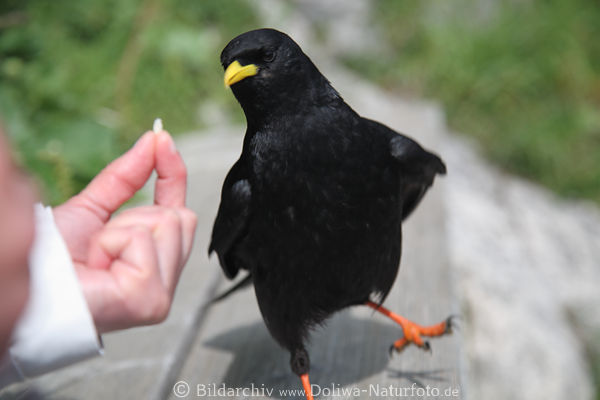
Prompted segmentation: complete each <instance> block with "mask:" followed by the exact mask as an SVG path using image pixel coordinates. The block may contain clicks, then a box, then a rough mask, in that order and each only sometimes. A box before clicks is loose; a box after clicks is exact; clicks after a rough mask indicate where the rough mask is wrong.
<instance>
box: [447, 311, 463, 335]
mask: <svg viewBox="0 0 600 400" xmlns="http://www.w3.org/2000/svg"><path fill="white" fill-rule="evenodd" d="M458 319H460V315H456V314H452V315H450V316H449V317H448V318H446V321H445V322H446V330H445V331H444V335H446V334H451V333H452V332H454V328H456V327H458V325H457V324H456V320H458Z"/></svg>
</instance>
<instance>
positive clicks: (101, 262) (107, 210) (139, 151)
mask: <svg viewBox="0 0 600 400" xmlns="http://www.w3.org/2000/svg"><path fill="white" fill-rule="evenodd" d="M153 170H156V172H157V175H158V178H157V180H156V184H155V191H154V205H152V206H142V207H136V208H131V209H128V210H125V211H123V212H121V213H119V214H118V215H117V216H115V217H113V218H111V215H112V214H113V213H114V212H115V211H116V210H117V209H118V208H119V207H120V206H121V205H122V204H123V203H125V202H126V201H127V200H129V199H130V198H131V197H132V196H133V195H134V194H135V193H136V192H137V191H138V190H139V189H141V188H142V186H143V185H144V184H145V182H146V181H147V180H148V178H149V177H150V174H151V173H152V171H153ZM186 180H187V171H186V168H185V165H184V163H183V160H182V159H181V156H180V155H179V153H178V152H177V150H176V149H175V143H174V142H173V139H172V138H171V136H170V135H169V134H168V133H167V132H165V131H160V132H158V133H154V132H147V133H145V134H144V135H143V136H142V137H141V138H140V139H139V140H138V141H137V143H136V144H135V145H134V146H133V147H132V148H131V149H130V150H129V151H128V152H127V153H125V154H124V155H122V156H121V157H120V158H118V159H116V160H115V161H113V162H112V163H110V164H109V165H108V166H107V167H106V168H105V169H104V170H102V171H101V172H100V173H99V174H98V175H97V176H96V177H95V178H94V180H93V181H92V182H90V184H89V185H88V186H87V187H86V188H85V189H84V190H83V191H82V192H81V193H79V194H78V195H76V196H74V197H73V198H71V199H70V200H68V201H67V202H66V203H64V204H63V205H61V206H59V207H56V208H55V209H54V217H55V221H56V224H57V226H58V228H59V230H60V232H61V234H62V236H63V238H64V240H65V242H66V244H67V247H68V249H69V252H70V253H71V256H72V258H73V263H74V265H75V269H76V271H77V275H78V277H79V281H80V283H81V287H82V289H83V293H84V296H85V298H86V300H87V303H88V306H89V308H90V312H91V314H92V317H93V319H94V323H95V325H96V329H97V330H98V332H100V333H104V332H109V331H113V330H117V329H125V328H130V327H133V326H139V325H147V324H153V323H158V322H161V321H163V320H164V319H165V318H166V316H167V314H168V312H169V309H170V306H171V302H172V300H173V296H174V293H175V287H176V286H177V282H178V280H179V275H180V274H181V270H182V269H183V266H184V265H185V263H186V261H187V259H188V257H189V254H190V251H191V247H192V242H193V239H194V232H195V229H196V215H195V214H194V213H193V212H192V211H191V210H189V209H187V208H186V207H185V195H186Z"/></svg>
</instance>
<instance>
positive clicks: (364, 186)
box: [209, 29, 451, 399]
mask: <svg viewBox="0 0 600 400" xmlns="http://www.w3.org/2000/svg"><path fill="white" fill-rule="evenodd" d="M221 63H222V64H223V67H224V68H225V85H226V86H230V87H231V90H232V91H233V94H234V95H235V97H236V99H237V100H238V102H239V103H240V105H241V106H242V108H243V110H244V113H245V115H246V120H247V125H248V126H247V130H246V135H245V137H244V143H243V149H242V154H241V156H240V158H239V159H238V161H237V162H236V163H235V164H234V165H233V167H232V168H231V170H230V171H229V173H228V175H227V177H226V178H225V182H224V184H223V189H222V194H221V204H220V206H219V210H218V214H217V217H216V220H215V224H214V228H213V232H212V240H211V244H210V247H209V254H210V253H212V252H213V251H216V253H217V255H218V257H219V262H220V264H221V267H222V268H223V271H224V273H225V275H226V276H227V278H230V279H233V278H234V277H235V276H236V274H237V273H238V272H239V270H241V269H242V270H247V271H248V272H249V274H250V275H251V277H252V281H253V284H254V289H255V293H256V298H257V300H258V305H259V307H260V311H261V313H262V316H263V319H264V321H265V324H266V326H267V328H268V329H269V332H270V333H271V335H272V336H273V338H274V339H275V340H276V341H277V342H278V343H279V344H280V345H281V346H283V347H284V348H286V349H287V350H289V351H290V353H291V368H292V371H293V372H294V373H296V374H298V375H299V376H300V378H301V380H302V384H303V386H304V388H305V391H306V393H307V398H309V399H312V394H311V393H310V384H309V379H308V372H309V356H308V353H307V351H306V349H305V345H304V343H305V341H306V339H307V336H308V334H309V331H310V329H311V327H313V326H315V325H317V324H320V323H322V322H323V321H324V320H325V319H326V318H327V317H329V316H330V315H331V314H333V313H335V312H336V311H339V310H341V309H343V308H345V307H349V306H354V305H368V306H370V307H372V308H374V309H375V310H377V311H379V312H381V313H383V314H385V315H387V316H389V317H391V318H392V319H394V320H395V321H396V322H397V323H399V324H400V325H401V326H402V328H403V332H404V336H403V337H402V338H401V339H399V340H398V341H396V342H395V343H394V344H393V345H392V348H391V350H393V349H395V350H397V351H399V350H401V349H402V348H403V347H404V346H405V345H406V344H408V343H410V342H412V343H415V344H416V345H418V346H420V347H422V348H425V349H428V348H429V344H428V343H427V342H424V341H423V339H422V338H421V336H438V335H442V334H444V333H447V332H449V331H450V328H451V318H448V319H447V320H445V321H444V322H441V323H439V324H437V325H434V326H430V327H423V326H419V325H417V324H414V323H413V322H411V321H409V320H406V319H404V318H403V317H401V316H399V315H397V314H394V313H392V312H390V311H388V310H387V309H385V308H384V307H382V306H381V304H382V303H383V301H384V300H385V298H386V296H387V294H388V293H389V291H390V289H391V287H392V284H393V282H394V279H395V278H396V274H397V272H398V268H399V262H400V253H401V240H402V230H401V223H402V221H403V220H404V219H405V218H406V217H407V216H408V215H409V214H410V213H411V212H412V211H413V210H414V209H415V207H416V206H417V205H418V204H419V202H420V201H421V199H422V198H423V196H424V195H425V192H426V191H427V189H428V188H429V187H430V186H431V184H432V183H433V180H434V177H435V176H436V174H444V173H445V172H446V167H445V165H444V163H443V162H442V160H441V159H440V158H439V157H438V156H436V155H434V154H432V153H430V152H428V151H426V150H424V149H423V148H422V147H421V146H420V145H419V144H418V143H417V142H415V141H414V140H412V139H410V138H408V137H406V136H403V135H401V134H399V133H397V132H395V131H393V130H391V129H390V128H388V127H386V126H384V125H382V124H380V123H378V122H375V121H372V120H369V119H366V118H362V117H361V116H359V115H358V114H357V113H356V112H355V111H354V110H352V108H350V106H349V105H348V104H346V103H345V102H344V100H343V99H342V98H341V97H340V95H339V94H338V92H337V91H336V90H335V89H334V88H333V87H332V86H331V85H330V84H329V81H328V80H327V79H326V78H325V77H324V76H323V75H322V74H321V73H320V72H319V70H318V69H317V67H316V66H315V65H314V64H313V63H312V61H311V60H310V59H309V58H308V57H307V56H306V55H305V54H304V53H303V52H302V50H301V49H300V47H299V46H298V45H297V44H296V43H295V42H294V41H293V40H292V39H291V38H290V37H289V36H287V35H286V34H284V33H282V32H278V31H276V30H273V29H259V30H254V31H250V32H247V33H244V34H242V35H239V36H237V37H236V38H234V39H233V40H231V42H229V44H228V45H227V46H226V47H225V49H224V50H223V52H222V53H221ZM246 281H247V280H246Z"/></svg>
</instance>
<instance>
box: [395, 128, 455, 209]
mask: <svg viewBox="0 0 600 400" xmlns="http://www.w3.org/2000/svg"><path fill="white" fill-rule="evenodd" d="M390 153H391V154H392V157H393V158H394V159H395V160H396V161H397V162H398V163H399V166H400V168H401V176H402V184H401V190H402V200H403V201H402V204H403V205H402V219H404V218H406V217H408V216H409V215H410V213H411V212H412V211H413V210H414V209H415V208H416V207H417V205H418V204H419V202H420V201H421V199H422V198H423V196H424V195H425V192H427V189H429V187H430V186H431V185H432V184H433V180H434V178H435V176H436V175H437V174H441V175H443V174H445V173H446V165H445V164H444V162H443V161H442V160H441V159H440V158H439V157H438V156H437V155H435V154H433V153H430V152H428V151H427V150H425V149H423V148H422V147H421V146H420V145H419V144H418V143H417V142H415V141H414V140H412V139H410V138H408V137H406V136H404V135H401V134H398V133H396V134H395V135H394V136H393V137H392V139H391V140H390Z"/></svg>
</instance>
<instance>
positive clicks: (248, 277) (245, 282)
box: [210, 273, 252, 304]
mask: <svg viewBox="0 0 600 400" xmlns="http://www.w3.org/2000/svg"><path fill="white" fill-rule="evenodd" d="M251 283H252V274H250V273H249V274H248V275H246V276H245V277H244V278H243V279H242V280H241V281H239V282H238V283H236V284H235V285H233V286H232V287H231V288H229V289H227V290H226V291H224V292H223V293H221V294H219V295H217V296H216V297H215V298H214V299H212V300H211V301H210V303H211V304H214V303H218V302H219V301H221V300H223V299H224V298H226V297H229V295H230V294H232V293H234V292H236V291H237V290H239V289H242V288H245V287H246V286H248V285H250V284H251Z"/></svg>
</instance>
